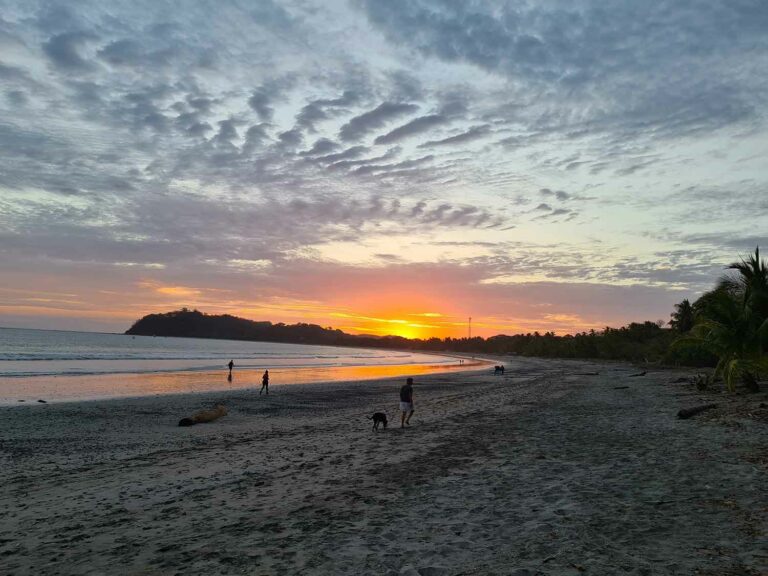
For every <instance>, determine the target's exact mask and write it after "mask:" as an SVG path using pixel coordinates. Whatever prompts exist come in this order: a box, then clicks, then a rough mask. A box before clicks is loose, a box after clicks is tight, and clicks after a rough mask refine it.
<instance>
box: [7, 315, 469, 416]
mask: <svg viewBox="0 0 768 576" xmlns="http://www.w3.org/2000/svg"><path fill="white" fill-rule="evenodd" d="M230 360H232V361H234V363H235V369H234V372H233V379H232V381H230V380H228V379H227V378H226V375H227V368H226V364H227V363H228V362H229V361H230ZM467 366H468V365H467V364H464V365H462V366H461V367H462V368H465V367H467ZM469 366H471V364H469ZM457 367H458V360H457V359H456V358H452V357H448V356H438V355H433V354H420V353H416V352H407V351H401V350H382V349H373V348H345V347H333V346H314V345H303V344H281V343H274V342H248V341H236V340H210V339H199V338H171V337H154V336H127V335H124V334H103V333H92V332H64V331H53V330H51V331H48V330H28V329H18V328H0V403H4V404H9V403H15V402H20V401H34V400H37V399H45V400H46V401H62V400H82V399H96V398H111V397H121V396H143V395H151V394H163V393H179V392H199V391H206V390H219V389H227V388H247V387H252V386H256V385H260V382H261V374H262V373H263V371H264V370H267V369H268V370H269V371H270V374H271V375H272V378H271V384H272V385H273V386H274V385H283V384H298V383H302V384H306V383H312V382H326V381H342V380H356V379H360V380H365V379H371V378H380V377H386V376H398V375H405V374H423V373H425V372H435V371H441V370H453V369H457ZM38 397H39V398H38Z"/></svg>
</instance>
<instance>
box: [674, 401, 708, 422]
mask: <svg viewBox="0 0 768 576" xmlns="http://www.w3.org/2000/svg"><path fill="white" fill-rule="evenodd" d="M711 408H717V404H703V405H701V406H694V407H693V408H683V409H682V410H680V411H679V412H678V413H677V417H678V418H680V419H681V420H685V419H686V418H690V417H691V416H696V414H698V413H699V412H704V411H705V410H710V409H711Z"/></svg>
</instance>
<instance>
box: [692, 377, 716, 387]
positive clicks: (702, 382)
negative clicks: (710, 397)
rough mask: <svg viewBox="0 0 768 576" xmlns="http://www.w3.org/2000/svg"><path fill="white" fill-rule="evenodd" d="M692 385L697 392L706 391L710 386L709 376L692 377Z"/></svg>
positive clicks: (710, 379) (710, 378)
mask: <svg viewBox="0 0 768 576" xmlns="http://www.w3.org/2000/svg"><path fill="white" fill-rule="evenodd" d="M693 383H694V384H695V385H696V389H697V390H708V389H709V388H710V386H711V385H712V377H711V376H710V375H709V374H696V376H694V377H693Z"/></svg>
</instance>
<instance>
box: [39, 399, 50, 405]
mask: <svg viewBox="0 0 768 576" xmlns="http://www.w3.org/2000/svg"><path fill="white" fill-rule="evenodd" d="M38 402H40V404H48V402H46V401H45V400H38Z"/></svg>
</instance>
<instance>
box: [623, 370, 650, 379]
mask: <svg viewBox="0 0 768 576" xmlns="http://www.w3.org/2000/svg"><path fill="white" fill-rule="evenodd" d="M646 374H648V372H646V371H645V370H643V371H642V372H638V373H637V374H630V375H629V376H627V378H636V377H638V376H645V375H646Z"/></svg>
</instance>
